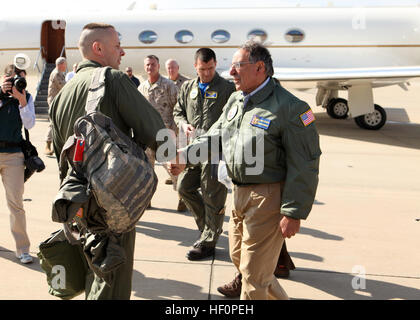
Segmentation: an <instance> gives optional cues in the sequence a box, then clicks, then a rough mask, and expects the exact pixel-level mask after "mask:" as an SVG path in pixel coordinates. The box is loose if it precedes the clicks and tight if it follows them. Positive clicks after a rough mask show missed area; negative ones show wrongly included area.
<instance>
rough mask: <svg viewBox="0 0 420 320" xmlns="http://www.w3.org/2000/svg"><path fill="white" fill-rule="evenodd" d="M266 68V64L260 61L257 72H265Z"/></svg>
mask: <svg viewBox="0 0 420 320" xmlns="http://www.w3.org/2000/svg"><path fill="white" fill-rule="evenodd" d="M264 68H265V66H264V62H262V61H258V62H257V72H259V71H260V70H261V69H262V70H264Z"/></svg>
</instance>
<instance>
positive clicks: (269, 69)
mask: <svg viewBox="0 0 420 320" xmlns="http://www.w3.org/2000/svg"><path fill="white" fill-rule="evenodd" d="M230 75H231V76H232V77H233V82H234V84H235V87H236V90H237V91H236V92H235V93H233V94H232V95H231V97H230V99H229V101H228V102H227V103H226V105H225V106H224V108H223V113H222V115H221V116H220V118H219V119H218V120H217V121H216V122H215V123H214V124H213V125H212V126H211V128H210V129H209V130H208V131H207V133H206V134H204V135H202V136H200V137H198V138H196V139H195V140H194V142H193V143H192V144H191V145H189V146H188V147H186V148H184V149H180V150H179V158H180V163H177V164H172V165H171V166H170V167H171V172H172V173H173V174H178V173H179V172H181V171H182V170H183V169H184V168H185V164H183V163H190V159H189V158H188V155H189V151H190V150H191V153H193V151H194V150H196V149H197V148H199V149H200V150H201V148H203V149H204V150H207V148H208V144H209V143H210V142H213V144H214V141H215V139H219V146H221V149H222V153H223V156H224V158H225V159H226V166H227V172H228V174H229V177H230V178H231V179H232V182H233V184H234V188H233V206H234V210H232V213H231V217H230V220H229V251H230V257H231V259H232V262H233V264H234V265H235V267H236V268H237V270H238V271H239V272H240V274H241V275H242V276H241V278H242V279H236V278H235V280H234V281H233V282H232V283H230V284H228V285H226V286H228V287H229V286H231V285H232V286H234V285H238V281H239V282H240V281H241V282H242V283H241V295H240V297H241V299H247V300H266V299H288V295H287V294H286V292H285V291H284V290H283V288H282V287H281V286H280V284H279V283H278V281H277V279H276V278H275V277H274V275H273V272H274V270H275V268H276V264H277V262H278V257H279V254H280V248H281V247H282V244H283V242H284V239H285V238H290V237H292V236H294V235H295V234H296V233H297V232H299V229H300V220H301V219H306V218H307V216H308V215H309V212H310V211H311V209H312V205H313V202H314V199H315V193H316V188H317V185H318V168H319V157H320V155H321V150H320V147H319V136H318V133H317V130H316V126H315V117H314V115H313V113H312V110H311V108H310V107H309V106H308V104H307V103H305V102H304V101H301V100H299V99H298V98H297V97H295V96H294V95H292V94H291V93H290V92H288V91H287V90H285V89H284V88H283V87H282V86H281V85H280V84H279V83H277V82H276V81H274V79H273V78H272V76H273V62H272V59H271V55H270V52H269V51H268V50H267V49H266V48H265V47H264V46H263V45H262V44H260V43H256V42H248V43H246V44H245V45H243V46H242V47H241V48H240V49H239V50H237V51H236V52H235V54H234V55H233V59H232V65H231V68H230ZM250 150H252V151H253V150H255V151H256V152H255V154H256V158H254V159H252V161H249V153H250ZM218 151H219V148H217V150H216V152H218ZM247 158H248V159H247ZM181 161H182V162H181ZM257 167H258V168H259V169H260V170H254V169H255V168H257ZM226 286H224V287H226ZM224 287H221V289H224ZM218 290H219V288H218ZM219 292H220V290H219Z"/></svg>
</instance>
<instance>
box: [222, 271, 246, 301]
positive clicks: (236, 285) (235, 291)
mask: <svg viewBox="0 0 420 320" xmlns="http://www.w3.org/2000/svg"><path fill="white" fill-rule="evenodd" d="M241 289H242V274H238V275H237V276H236V277H235V279H233V280H232V281H231V282H229V283H228V284H225V285H224V286H221V287H218V288H217V291H219V292H220V293H221V294H223V295H224V296H226V297H229V298H237V297H239V296H240V295H241Z"/></svg>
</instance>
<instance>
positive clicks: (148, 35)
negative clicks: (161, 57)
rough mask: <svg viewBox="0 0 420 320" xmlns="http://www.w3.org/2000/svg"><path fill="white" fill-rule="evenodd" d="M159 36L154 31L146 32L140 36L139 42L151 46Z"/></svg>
mask: <svg viewBox="0 0 420 320" xmlns="http://www.w3.org/2000/svg"><path fill="white" fill-rule="evenodd" d="M157 38H158V36H157V34H156V32H154V31H152V30H145V31H142V32H141V33H140V34H139V40H140V41H141V42H143V43H146V44H149V43H153V42H155V41H156V40H157Z"/></svg>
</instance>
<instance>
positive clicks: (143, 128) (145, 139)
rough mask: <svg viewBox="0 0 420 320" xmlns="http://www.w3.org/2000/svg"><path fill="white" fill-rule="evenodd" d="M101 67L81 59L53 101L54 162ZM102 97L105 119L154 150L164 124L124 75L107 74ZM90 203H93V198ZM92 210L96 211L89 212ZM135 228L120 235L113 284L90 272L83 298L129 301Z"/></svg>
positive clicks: (80, 113)
mask: <svg viewBox="0 0 420 320" xmlns="http://www.w3.org/2000/svg"><path fill="white" fill-rule="evenodd" d="M99 67H101V65H100V64H99V63H97V62H94V61H89V60H85V61H83V62H81V63H80V64H79V66H78V69H77V73H76V75H75V76H74V77H73V79H72V81H69V82H68V83H67V84H66V85H65V86H64V87H63V89H62V90H61V91H60V92H59V93H58V95H57V96H56V98H55V99H54V101H53V103H52V106H51V109H50V119H51V122H52V124H53V144H54V151H55V154H56V157H57V161H59V159H60V153H61V150H62V148H63V146H64V143H65V142H66V140H67V138H68V137H69V136H71V135H73V126H74V122H75V121H76V120H77V119H78V118H79V117H81V116H83V115H84V114H85V105H86V99H87V95H88V89H89V86H90V83H91V78H92V75H93V73H94V71H95V69H96V68H99ZM105 85H106V87H105V95H104V98H103V100H102V102H101V104H100V105H99V106H98V109H99V111H101V112H102V113H103V114H105V115H106V116H108V117H110V118H111V119H112V121H113V122H114V124H115V125H116V126H117V127H118V128H119V129H120V130H121V131H122V132H124V133H125V134H126V135H127V136H130V131H131V130H132V132H133V139H134V141H135V142H136V143H137V144H138V145H140V146H142V147H143V148H145V147H149V148H151V149H153V150H156V149H157V147H158V142H157V141H156V134H157V132H158V131H159V130H161V129H164V128H165V124H164V123H163V120H162V118H161V116H160V115H159V113H158V112H157V111H156V109H155V108H154V107H153V106H152V105H151V104H150V103H149V102H148V101H147V100H146V99H145V98H144V97H143V96H142V95H141V93H140V92H139V91H138V90H137V88H136V86H135V84H134V83H133V82H132V81H131V80H130V79H129V78H128V76H127V75H126V74H125V73H124V72H122V71H118V70H115V69H111V70H110V71H108V72H107V75H106V81H105ZM90 201H93V202H95V199H94V197H91V199H90ZM90 207H91V209H90V210H89V212H87V213H86V215H90V216H94V215H95V214H98V213H97V211H98V210H100V208H99V207H98V205H97V204H95V203H93V204H92V206H90ZM92 208H96V209H92ZM135 238H136V229H135V228H134V229H133V230H131V231H129V232H127V233H123V234H122V236H121V238H120V245H121V247H123V249H124V251H125V255H126V263H124V264H123V265H122V266H120V267H119V268H118V269H117V270H115V271H112V272H113V278H114V281H113V282H112V285H111V286H109V285H108V284H106V282H105V281H104V280H103V279H102V278H100V277H98V276H97V275H96V274H93V273H90V274H89V275H88V278H87V279H86V290H85V291H86V298H87V299H130V295H131V283H132V274H133V261H134V260H133V256H134V246H135Z"/></svg>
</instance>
